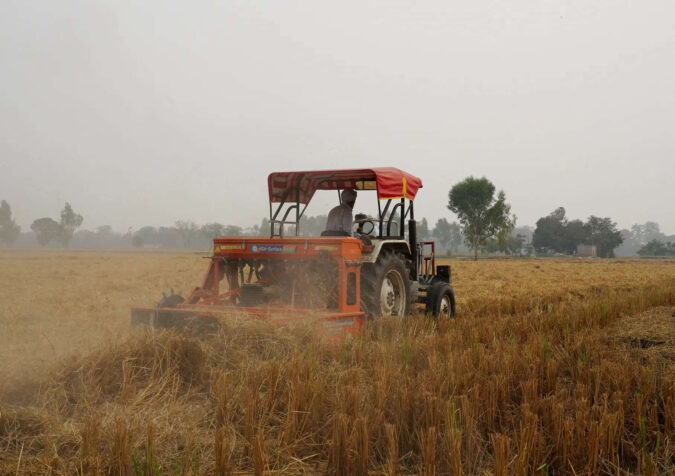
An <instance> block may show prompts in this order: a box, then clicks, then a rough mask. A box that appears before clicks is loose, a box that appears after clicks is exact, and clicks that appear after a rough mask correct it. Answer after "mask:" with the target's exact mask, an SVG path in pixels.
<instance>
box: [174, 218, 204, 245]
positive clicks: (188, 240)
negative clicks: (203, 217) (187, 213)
mask: <svg viewBox="0 0 675 476" xmlns="http://www.w3.org/2000/svg"><path fill="white" fill-rule="evenodd" d="M175 226H176V231H177V232H178V236H180V239H181V241H182V242H183V248H190V247H191V246H192V242H193V240H194V238H195V235H196V234H197V230H199V228H198V227H197V224H196V223H195V222H193V221H187V220H178V221H177V222H176V223H175Z"/></svg>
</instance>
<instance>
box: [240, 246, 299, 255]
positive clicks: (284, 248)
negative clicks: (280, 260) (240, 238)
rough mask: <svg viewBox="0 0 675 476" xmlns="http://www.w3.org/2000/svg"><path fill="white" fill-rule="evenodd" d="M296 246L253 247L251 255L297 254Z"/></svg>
mask: <svg viewBox="0 0 675 476" xmlns="http://www.w3.org/2000/svg"><path fill="white" fill-rule="evenodd" d="M296 248H297V247H296V246H284V245H251V253H295V251H296Z"/></svg>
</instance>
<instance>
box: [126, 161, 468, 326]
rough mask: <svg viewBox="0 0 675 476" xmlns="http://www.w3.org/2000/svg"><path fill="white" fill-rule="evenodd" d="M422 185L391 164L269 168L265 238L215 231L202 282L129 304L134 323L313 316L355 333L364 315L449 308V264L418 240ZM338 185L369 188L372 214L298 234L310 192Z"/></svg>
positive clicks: (439, 312) (441, 312) (442, 312)
mask: <svg viewBox="0 0 675 476" xmlns="http://www.w3.org/2000/svg"><path fill="white" fill-rule="evenodd" d="M421 187H422V182H421V180H420V179H419V178H417V177H415V176H413V175H410V174H407V173H405V172H403V171H401V170H399V169H396V168H373V169H355V170H327V171H310V172H276V173H272V174H270V176H269V177H268V190H269V202H270V236H269V237H251V236H246V237H221V238H215V239H214V240H213V249H212V255H211V257H210V263H209V266H208V270H207V272H206V275H205V276H204V280H203V282H202V284H201V286H198V287H195V288H194V289H193V290H192V291H191V292H190V293H189V295H187V296H186V297H185V298H183V297H182V296H179V295H176V294H173V293H172V294H170V295H168V296H164V297H163V298H162V299H161V300H160V302H159V303H158V305H157V307H154V308H136V309H132V311H131V317H132V323H135V324H149V325H152V326H155V327H177V326H182V325H185V324H186V323H189V322H190V321H192V320H194V319H197V320H199V321H201V322H209V321H210V322H213V323H217V322H218V321H219V320H221V319H233V318H238V317H246V318H251V319H262V320H266V321H269V322H270V323H278V324H283V323H289V322H293V321H299V320H308V319H311V320H313V321H315V322H316V324H317V325H319V326H320V327H321V328H322V330H323V332H325V333H327V334H330V335H337V336H346V335H352V336H356V335H358V334H359V333H360V331H361V327H362V326H363V324H364V322H365V320H366V319H367V318H370V317H374V316H380V315H382V316H397V317H404V316H407V315H409V314H410V313H411V312H412V310H413V307H414V305H415V304H416V303H422V304H424V305H425V310H426V312H427V313H429V314H431V315H433V316H446V317H450V316H453V315H454V313H455V296H454V292H453V290H452V287H451V285H450V281H451V275H450V267H449V266H440V265H437V264H436V259H435V246H434V243H433V242H418V241H417V234H416V222H415V219H414V208H413V201H414V199H415V196H416V194H417V192H418V190H419V189H420V188H421ZM345 189H354V190H356V191H358V192H359V193H360V192H366V193H372V194H373V195H376V197H377V205H378V214H377V217H367V216H365V215H357V216H356V219H355V220H354V228H355V230H354V236H350V234H349V233H342V232H335V231H327V232H324V233H322V236H313V237H306V236H301V234H300V233H301V230H300V219H301V218H302V216H303V214H304V212H305V210H306V208H307V205H308V204H309V202H310V201H311V199H312V197H313V196H314V194H315V192H316V191H317V190H337V191H338V197H340V196H341V195H340V191H342V190H345ZM364 195H365V193H364ZM406 225H407V226H406ZM287 235H291V236H287Z"/></svg>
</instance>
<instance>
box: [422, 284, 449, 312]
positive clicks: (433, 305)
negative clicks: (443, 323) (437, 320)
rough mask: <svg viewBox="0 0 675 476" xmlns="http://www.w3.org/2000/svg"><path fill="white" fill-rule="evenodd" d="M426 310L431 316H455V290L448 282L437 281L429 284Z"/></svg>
mask: <svg viewBox="0 0 675 476" xmlns="http://www.w3.org/2000/svg"><path fill="white" fill-rule="evenodd" d="M426 312H427V314H431V315H432V316H433V317H441V318H443V317H455V292H454V291H453V289H452V287H451V286H450V285H449V284H448V283H444V282H437V283H434V284H432V285H431V286H429V289H428V290H427V306H426Z"/></svg>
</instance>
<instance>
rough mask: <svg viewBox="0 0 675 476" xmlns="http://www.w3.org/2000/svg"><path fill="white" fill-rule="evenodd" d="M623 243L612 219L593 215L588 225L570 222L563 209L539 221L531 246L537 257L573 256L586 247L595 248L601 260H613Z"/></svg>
mask: <svg viewBox="0 0 675 476" xmlns="http://www.w3.org/2000/svg"><path fill="white" fill-rule="evenodd" d="M621 243H623V238H622V237H621V233H620V232H619V231H618V230H617V229H616V223H614V222H613V221H612V219H611V218H609V217H605V218H602V217H597V216H594V215H591V216H590V217H588V220H586V222H582V221H581V220H578V219H575V220H568V219H567V217H566V216H565V209H564V208H563V207H559V208H556V209H555V210H554V211H553V212H551V214H550V215H548V216H545V217H542V218H540V219H539V220H537V226H536V228H535V230H534V236H533V237H532V245H533V246H534V248H535V250H537V253H538V254H549V253H560V254H567V255H573V254H575V253H576V252H577V247H578V246H579V245H581V244H585V245H594V246H595V247H596V250H597V255H598V256H600V257H602V258H611V257H613V256H614V250H615V249H616V248H617V247H618V246H619V245H621Z"/></svg>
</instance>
